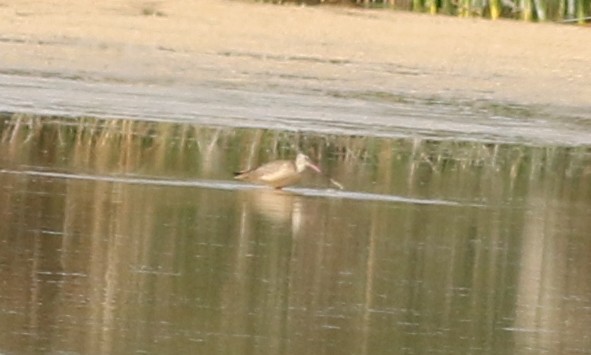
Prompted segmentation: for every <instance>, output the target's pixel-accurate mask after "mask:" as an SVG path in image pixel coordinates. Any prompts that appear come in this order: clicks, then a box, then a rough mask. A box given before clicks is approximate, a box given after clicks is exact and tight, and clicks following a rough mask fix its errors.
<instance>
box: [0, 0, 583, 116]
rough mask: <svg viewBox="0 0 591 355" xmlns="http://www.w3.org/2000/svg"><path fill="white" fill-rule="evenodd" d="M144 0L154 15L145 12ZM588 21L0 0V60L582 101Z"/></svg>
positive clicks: (86, 74) (183, 1) (68, 72)
mask: <svg viewBox="0 0 591 355" xmlns="http://www.w3.org/2000/svg"><path fill="white" fill-rule="evenodd" d="M145 8H148V9H150V10H155V11H159V12H161V14H162V15H163V16H145V15H144V14H143V13H142V11H143V9H145ZM590 44H591V29H589V28H585V27H574V26H565V25H559V24H530V23H520V22H516V21H496V22H493V21H488V20H476V19H458V18H452V17H444V16H437V17H434V16H429V15H417V14H409V13H401V12H391V11H385V10H381V11H377V10H373V11H370V10H362V9H353V8H346V7H298V6H293V5H292V6H277V5H269V4H259V3H246V2H233V1H225V0H208V1H203V0H196V1H188V0H176V1H173V0H164V1H158V2H141V1H121V0H119V1H117V0H101V1H89V0H70V1H68V0H63V1H56V0H53V1H52V0H39V1H26V0H0V56H1V57H0V58H1V59H0V73H5V74H6V73H9V74H11V73H16V74H24V75H29V73H32V75H34V76H38V75H41V76H43V75H46V76H52V75H57V76H63V77H73V78H81V79H82V80H99V81H101V80H108V81H118V80H121V81H128V82H147V83H157V84H165V85H177V84H188V85H190V84H192V83H204V82H211V83H218V84H219V83H231V84H232V85H260V86H261V87H263V89H264V90H283V89H285V88H286V87H289V85H290V83H295V82H297V83H299V84H298V85H299V87H309V88H310V89H311V90H312V89H317V88H322V87H324V88H326V87H327V86H328V87H331V88H333V89H334V90H337V91H338V90H349V89H352V88H354V89H359V90H373V91H385V92H395V93H398V94H402V95H410V96H412V95H416V96H420V97H455V98H465V99H491V100H503V101H504V100H508V101H511V102H515V103H520V104H549V105H557V106H562V105H565V106H574V107H578V108H585V107H590V106H591V105H589V104H590V102H591V80H590V79H591V65H590V64H591V45H590Z"/></svg>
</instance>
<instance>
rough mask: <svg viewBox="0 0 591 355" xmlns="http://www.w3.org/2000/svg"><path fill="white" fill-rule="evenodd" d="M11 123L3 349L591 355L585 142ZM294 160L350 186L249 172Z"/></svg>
mask: <svg viewBox="0 0 591 355" xmlns="http://www.w3.org/2000/svg"><path fill="white" fill-rule="evenodd" d="M0 128H1V132H0V133H1V134H0V151H1V152H2V155H1V156H0V186H1V188H0V220H1V221H2V222H1V223H0V246H1V248H0V274H1V278H0V279H2V280H3V288H2V291H1V293H0V295H1V297H0V329H1V330H2V331H0V352H6V353H65V352H67V353H132V352H136V353H137V352H140V353H141V352H146V353H217V354H228V353H240V354H244V353H265V354H269V353H273V354H274V353H284V354H301V353H313V354H341V353H353V354H380V353H384V354H385V353H407V354H425V353H432V352H437V353H449V354H457V353H479V354H482V353H484V354H499V353H551V354H557V353H590V352H591V350H590V349H591V337H590V336H589V334H588V333H589V332H588V329H589V328H590V327H591V281H590V279H589V277H588V274H589V272H590V271H591V270H590V269H591V255H590V254H589V253H590V252H591V238H590V236H589V233H588V231H589V229H590V227H591V225H590V224H591V222H590V220H589V218H588V216H589V215H590V212H591V187H590V184H589V181H590V179H591V170H590V168H589V167H590V166H591V151H590V150H589V148H588V147H585V146H572V145H565V146H559V145H537V146H536V145H523V144H503V143H498V144H493V143H483V142H478V141H473V142H470V141H461V140H443V141H441V140H430V139H426V138H422V139H420V138H406V137H402V138H393V137H389V138H377V137H373V138H372V137H367V136H357V137H354V136H350V135H327V134H321V133H308V134H303V133H298V132H289V131H282V130H269V129H246V128H231V127H221V128H220V127H208V126H199V125H189V124H183V123H149V122H142V121H138V120H100V119H94V118H86V119H73V118H59V117H53V118H44V119H39V118H36V117H30V116H22V115H7V116H4V117H2V119H1V123H0ZM296 149H301V150H303V151H304V152H306V153H308V154H309V155H310V156H311V157H312V159H313V160H315V161H317V162H318V163H319V165H320V166H321V167H322V168H323V170H324V171H325V172H326V173H327V174H328V175H330V176H332V177H333V178H335V179H336V180H338V181H339V182H341V183H342V184H343V185H344V186H345V189H344V190H342V191H341V190H335V189H334V188H331V186H330V184H329V183H328V181H327V179H326V178H324V177H322V176H318V175H315V174H313V173H309V174H307V175H306V176H305V178H304V180H303V182H302V183H301V185H300V186H296V187H292V188H289V189H286V191H274V190H270V189H266V188H262V187H259V186H256V185H251V184H246V183H242V182H238V181H235V180H233V179H232V178H231V176H232V174H231V172H232V171H233V170H236V169H239V168H242V167H245V166H253V165H256V164H258V163H260V162H263V161H267V160H272V159H276V158H291V157H293V155H294V154H295V151H296Z"/></svg>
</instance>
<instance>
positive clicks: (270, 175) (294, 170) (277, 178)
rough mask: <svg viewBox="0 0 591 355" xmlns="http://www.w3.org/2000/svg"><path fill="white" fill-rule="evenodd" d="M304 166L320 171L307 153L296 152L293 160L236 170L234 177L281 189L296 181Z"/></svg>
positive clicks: (276, 161) (304, 168)
mask: <svg viewBox="0 0 591 355" xmlns="http://www.w3.org/2000/svg"><path fill="white" fill-rule="evenodd" d="M306 168H310V169H312V170H314V171H316V172H317V173H320V172H321V170H320V168H319V167H317V166H316V165H314V164H313V163H312V161H311V160H310V158H308V156H307V155H305V154H302V153H298V155H297V157H296V159H295V161H291V160H275V161H272V162H268V163H266V164H263V165H261V166H259V167H258V168H254V169H248V170H243V171H239V172H236V173H234V175H235V176H234V178H235V179H238V180H244V181H249V182H255V183H259V184H265V185H268V186H271V187H273V188H275V189H281V188H283V187H285V186H289V185H293V184H295V183H297V182H298V181H299V180H300V178H301V176H302V173H303V172H304V170H306Z"/></svg>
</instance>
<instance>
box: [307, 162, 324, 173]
mask: <svg viewBox="0 0 591 355" xmlns="http://www.w3.org/2000/svg"><path fill="white" fill-rule="evenodd" d="M306 166H308V167H309V168H310V169H312V170H314V171H315V172H317V173H318V174H322V170H320V168H319V167H317V166H316V165H314V164H312V163H308V164H306Z"/></svg>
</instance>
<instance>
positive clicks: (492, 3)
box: [269, 0, 591, 24]
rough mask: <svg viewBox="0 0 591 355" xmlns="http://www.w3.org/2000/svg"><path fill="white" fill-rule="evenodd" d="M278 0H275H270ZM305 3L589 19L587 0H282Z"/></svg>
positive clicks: (488, 15)
mask: <svg viewBox="0 0 591 355" xmlns="http://www.w3.org/2000/svg"><path fill="white" fill-rule="evenodd" d="M269 2H273V3H277V1H269ZM289 2H296V3H304V4H307V5H319V4H325V3H330V4H344V5H355V6H363V7H366V8H389V9H395V10H404V11H414V12H427V13H430V14H445V15H452V16H459V17H484V18H490V19H497V18H513V19H521V20H524V21H557V22H565V23H580V24H583V23H585V22H589V21H591V1H590V0H398V1H397V0H285V1H279V3H289Z"/></svg>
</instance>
